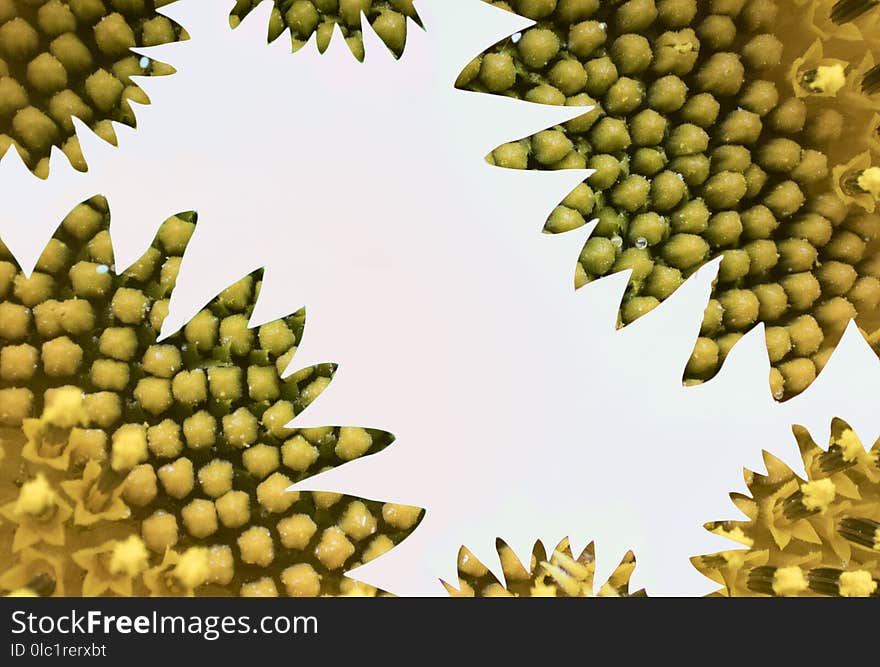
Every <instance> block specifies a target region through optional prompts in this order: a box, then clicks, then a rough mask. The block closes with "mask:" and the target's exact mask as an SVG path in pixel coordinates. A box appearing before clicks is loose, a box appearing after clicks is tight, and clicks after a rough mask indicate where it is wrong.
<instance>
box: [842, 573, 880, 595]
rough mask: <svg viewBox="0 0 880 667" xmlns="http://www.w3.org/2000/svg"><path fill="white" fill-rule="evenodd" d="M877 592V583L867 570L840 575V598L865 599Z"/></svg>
mask: <svg viewBox="0 0 880 667" xmlns="http://www.w3.org/2000/svg"><path fill="white" fill-rule="evenodd" d="M876 590H877V582H876V581H874V578H873V577H872V576H871V573H870V572H868V571H867V570H856V571H855V572H843V573H842V574H841V575H840V596H841V597H844V598H857V597H858V598H865V597H868V596H869V595H873V594H874V591H876Z"/></svg>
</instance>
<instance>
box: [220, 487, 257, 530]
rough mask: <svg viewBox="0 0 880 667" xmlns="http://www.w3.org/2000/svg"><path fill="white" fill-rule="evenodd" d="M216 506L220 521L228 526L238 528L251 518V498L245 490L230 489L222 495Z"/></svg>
mask: <svg viewBox="0 0 880 667" xmlns="http://www.w3.org/2000/svg"><path fill="white" fill-rule="evenodd" d="M215 506H216V508H217V514H218V516H219V517H220V521H221V522H222V523H223V525H224V526H226V527H227V528H238V527H240V526H243V525H245V524H246V523H247V522H248V521H250V519H251V510H250V498H249V497H248V494H247V493H245V492H244V491H229V492H228V493H225V494H223V495H222V496H220V497H219V498H218V499H217V501H216V503H215Z"/></svg>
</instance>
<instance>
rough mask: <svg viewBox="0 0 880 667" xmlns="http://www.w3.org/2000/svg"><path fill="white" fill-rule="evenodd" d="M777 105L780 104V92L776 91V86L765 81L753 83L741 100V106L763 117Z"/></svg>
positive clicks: (760, 80) (741, 96) (744, 92)
mask: <svg viewBox="0 0 880 667" xmlns="http://www.w3.org/2000/svg"><path fill="white" fill-rule="evenodd" d="M777 104H779V91H777V90H776V84H774V83H773V82H772V81H766V80H764V79H758V80H756V81H752V82H751V83H750V84H749V85H748V86H746V89H745V90H744V91H743V92H742V94H741V95H740V98H739V105H740V106H741V107H742V108H743V109H746V110H747V111H751V112H752V113H756V114H758V115H759V116H762V117H763V116H766V115H767V114H768V113H770V112H771V111H772V110H773V109H774V108H776V105H777Z"/></svg>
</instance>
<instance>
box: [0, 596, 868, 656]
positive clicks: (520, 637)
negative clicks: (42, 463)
mask: <svg viewBox="0 0 880 667" xmlns="http://www.w3.org/2000/svg"><path fill="white" fill-rule="evenodd" d="M90 612H91V613H92V614H93V618H94V619H96V620H95V623H96V624H95V625H93V626H92V627H91V630H89V626H88V623H89V613H90ZM878 613H880V606H878V603H877V601H876V600H870V599H867V600H839V599H838V600H834V599H797V600H795V599H722V598H714V599H712V598H710V599H659V598H654V599H652V598H643V599H530V600H526V599H519V600H516V599H514V600H511V599H506V600H505V599H496V600H488V599H476V600H471V599H437V600H428V599H393V598H388V599H328V598H323V599H309V600H306V599H299V600H297V599H289V598H287V599H235V598H223V599H216V598H214V599H212V598H192V599H168V598H165V599H158V598H153V599H141V598H133V599H121V598H115V599H110V598H101V599H91V600H89V599H70V598H66V599H65V598H0V616H2V621H0V627H2V631H3V639H4V641H3V642H2V644H0V665H4V666H10V667H11V666H13V665H15V664H18V663H20V662H22V661H32V660H35V659H41V660H44V661H45V660H51V659H55V660H56V661H58V660H65V661H66V660H69V659H70V658H71V657H74V658H77V657H78V658H79V659H80V660H84V659H88V660H90V661H98V662H100V661H105V660H108V659H109V660H112V661H114V662H116V661H119V660H134V661H135V664H137V665H140V664H156V663H153V662H148V661H153V660H166V661H167V660H170V661H171V663H172V664H184V660H183V659H184V658H187V659H188V658H189V657H191V656H192V657H197V658H198V660H199V661H209V660H214V661H219V662H215V663H214V664H218V665H227V664H238V661H249V662H251V663H256V664H260V665H263V664H265V665H277V664H291V665H294V664H298V663H299V664H306V663H302V662H301V661H302V660H304V659H311V658H315V659H320V660H321V662H319V663H310V664H309V667H312V665H315V666H316V667H324V666H325V665H326V666H327V667H330V666H334V665H346V666H347V665H353V664H358V665H361V664H365V665H372V664H376V665H385V664H400V663H405V664H422V663H424V664H436V663H435V659H437V658H439V657H440V656H447V657H448V658H450V659H456V658H457V659H456V663H457V664H475V662H474V661H475V659H476V658H478V657H480V656H487V657H492V658H493V660H492V663H491V664H493V665H494V664H502V663H500V662H498V659H499V658H502V657H504V656H510V658H512V659H513V662H512V663H510V664H522V663H523V659H524V657H525V655H527V654H530V653H532V652H535V653H534V654H535V655H537V656H541V657H543V660H539V662H540V663H541V664H548V663H547V661H548V660H550V659H553V658H559V657H570V658H572V659H575V660H577V661H578V662H581V661H583V662H589V661H591V660H590V658H593V660H596V659H598V658H599V656H600V655H602V654H608V651H610V654H608V655H610V656H612V657H616V658H617V659H615V660H613V662H612V663H611V664H615V665H616V664H618V663H620V662H622V663H623V664H630V661H631V659H632V658H633V657H634V656H637V655H639V654H644V655H645V656H646V657H647V658H649V659H651V664H656V659H657V658H658V656H659V655H661V654H664V653H666V652H669V654H671V655H673V656H676V655H679V654H681V655H683V654H687V653H693V654H695V655H700V653H701V651H703V650H707V651H708V653H706V654H704V655H703V660H705V661H707V662H709V663H710V664H712V663H715V662H716V661H717V660H718V658H721V657H722V656H723V655H725V654H729V657H730V658H733V659H736V656H738V657H739V660H738V661H739V662H741V661H743V659H744V658H745V660H746V661H747V662H748V663H749V664H769V663H768V660H769V658H770V657H771V656H772V655H773V654H774V652H776V651H778V654H779V655H780V657H782V658H784V659H786V660H787V661H791V660H792V659H794V658H795V657H796V656H802V655H804V652H805V651H806V652H807V653H808V655H809V656H810V657H812V658H814V659H815V658H817V657H818V654H819V653H821V650H822V648H823V647H825V648H828V649H829V650H834V651H835V652H836V651H837V650H843V648H844V645H845V646H846V650H845V653H844V654H845V655H846V657H847V661H848V662H852V659H853V658H856V657H857V656H858V655H859V651H860V650H864V651H865V652H866V656H867V655H869V654H873V653H874V647H875V646H876V641H875V638H876V636H877V627H878V624H877V618H878V617H880V616H878ZM29 614H32V615H33V616H30V617H29V616H28V615H29ZM163 615H164V616H166V617H181V618H183V619H185V621H186V623H185V625H186V629H185V630H181V629H180V627H181V626H180V622H179V621H177V620H175V621H173V622H170V621H168V620H166V621H165V630H166V631H165V632H164V633H162V632H160V631H158V630H157V628H159V625H157V620H154V619H157V618H158V617H161V616H163ZM62 617H64V620H63V621H61V622H60V629H61V630H62V631H64V632H58V631H57V629H56V630H55V631H52V628H53V627H56V624H57V623H58V622H59V619H61V618H62ZM113 617H116V618H113ZM119 617H124V620H122V621H120V620H119ZM138 617H140V618H141V619H146V620H136V619H137V618H138ZM222 617H228V618H227V620H226V622H225V625H224V624H223V621H222V620H221V618H222ZM77 618H79V619H80V620H79V621H78V626H77V628H78V630H82V631H81V632H79V631H78V632H77V633H74V634H70V633H69V632H67V631H68V630H69V626H70V624H71V623H72V622H75V621H76V619H77ZM243 618H244V619H246V620H242V619H243ZM267 618H268V620H264V619H267ZM40 619H42V620H40ZM47 619H50V620H47ZM230 619H231V620H230ZM312 619H313V620H312ZM40 623H42V624H43V629H44V630H45V632H43V633H40V632H31V630H32V629H33V628H39V624H40ZM30 624H33V628H32V627H29V625H30ZM105 624H106V625H105ZM260 624H263V630H260V628H259V626H260ZM294 628H296V630H294ZM136 629H138V630H140V631H136ZM126 630H127V632H126ZM822 637H825V638H826V639H825V640H822ZM847 638H849V639H847ZM841 642H842V643H841ZM860 647H861V648H860ZM16 653H21V654H23V655H16ZM56 653H63V654H65V655H62V656H60V657H56V655H55V654H56ZM47 654H51V655H47ZM835 654H836V655H837V657H842V656H843V655H844V654H841V653H835ZM746 656H752V657H751V658H748V657H746ZM348 658H351V659H352V660H354V662H349V661H347V659H348ZM755 659H757V660H758V661H757V663H756V662H754V660H755ZM604 662H605V661H603V663H604ZM597 664H598V663H597ZM801 664H812V661H807V663H801Z"/></svg>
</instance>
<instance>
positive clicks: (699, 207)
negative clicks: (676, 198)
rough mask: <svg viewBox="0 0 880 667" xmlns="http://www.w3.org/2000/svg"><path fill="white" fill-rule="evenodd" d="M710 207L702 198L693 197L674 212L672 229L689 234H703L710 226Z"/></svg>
mask: <svg viewBox="0 0 880 667" xmlns="http://www.w3.org/2000/svg"><path fill="white" fill-rule="evenodd" d="M709 216H710V213H709V208H708V207H707V206H706V202H704V201H703V200H702V199H691V200H690V201H689V202H687V203H686V204H685V205H684V206H682V207H681V208H679V209H678V210H677V211H675V213H673V214H672V218H671V223H672V229H673V230H674V231H676V232H685V233H688V234H702V233H703V232H704V231H706V229H707V228H708V226H709Z"/></svg>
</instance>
